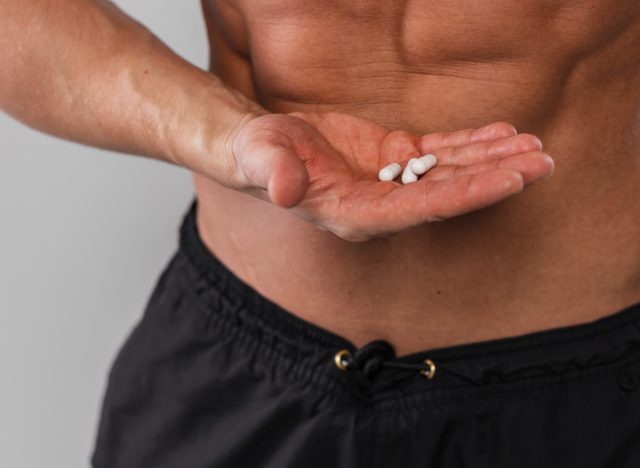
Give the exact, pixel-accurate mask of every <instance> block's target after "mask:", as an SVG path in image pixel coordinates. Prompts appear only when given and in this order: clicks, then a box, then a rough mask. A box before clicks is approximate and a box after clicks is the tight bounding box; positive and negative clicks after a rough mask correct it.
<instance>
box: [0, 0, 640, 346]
mask: <svg viewBox="0 0 640 468" xmlns="http://www.w3.org/2000/svg"><path fill="white" fill-rule="evenodd" d="M203 6H204V12H205V16H206V19H207V24H208V27H209V32H210V37H211V39H212V45H213V47H212V73H206V72H203V71H200V70H197V69H195V68H194V67H192V66H190V65H188V64H186V63H185V62H183V61H182V60H180V59H179V58H178V57H176V56H175V55H173V54H172V53H171V52H170V51H168V50H167V49H166V48H165V47H164V46H162V44H160V43H159V41H157V40H156V39H155V38H153V37H152V36H151V35H150V34H149V33H148V32H147V31H146V30H144V28H143V27H142V26H140V25H138V24H136V23H134V22H132V21H131V20H130V19H128V18H126V16H124V15H123V14H122V13H121V12H119V11H117V10H116V9H115V8H113V6H111V5H110V4H109V3H108V2H104V1H88V0H64V1H62V0H33V1H31V2H13V1H12V0H0V12H2V13H4V14H2V15H0V18H3V19H2V20H0V26H2V27H0V39H4V40H6V41H7V43H11V44H16V47H14V48H7V49H5V50H3V52H2V54H3V55H2V57H0V58H1V59H2V63H3V64H5V65H6V66H4V67H3V68H2V69H0V105H2V108H3V109H5V110H6V111H7V112H9V113H11V114H12V115H14V116H15V117H16V118H19V119H21V120H23V121H24V122H26V123H28V124H29V125H31V126H33V127H35V128H39V129H41V130H43V131H47V132H49V133H53V134H57V135H60V136H62V137H65V138H70V139H75V140H77V141H81V142H84V143H87V144H92V145H95V146H101V147H106V148H112V149H117V150H121V151H126V152H130V153H134V154H141V155H145V156H151V157H156V158H159V159H163V160H166V161H169V162H173V163H176V164H180V165H183V166H185V167H187V168H189V169H191V170H193V171H194V179H195V183H196V189H197V194H198V199H199V202H200V205H199V219H198V222H199V227H200V230H201V234H202V236H203V238H204V240H205V242H206V244H207V245H208V246H209V248H210V249H211V250H212V251H213V252H214V253H215V254H216V255H217V256H218V257H219V258H221V260H223V261H224V262H225V263H226V264H227V265H228V266H229V268H230V269H231V270H232V271H234V272H235V273H236V274H237V275H238V276H239V277H240V278H242V279H243V280H245V281H246V282H247V283H249V284H250V285H252V286H253V287H255V288H256V289H257V290H258V291H259V292H261V293H262V294H263V295H265V296H266V297H268V298H269V299H271V300H273V301H274V302H276V303H278V304H280V305H282V306H283V307H285V308H286V309H288V310H289V311H291V312H292V313H294V314H296V315H298V316H299V317H301V318H304V319H306V320H309V321H311V322H313V323H316V324H318V325H320V326H322V327H324V328H327V329H328V330H331V331H333V332H335V333H338V334H340V335H342V336H344V337H346V338H347V339H350V340H351V341H352V342H353V343H354V344H356V345H362V344H364V343H365V342H367V341H370V340H372V339H380V338H382V339H387V340H389V341H390V342H391V343H393V344H394V346H395V347H396V350H397V352H398V353H399V354H406V353H410V352H413V351H417V350H422V349H427V348H433V347H440V346H446V345H452V344H458V343H464V342H471V341H478V340H484V339H490V338H498V337H503V336H511V335H516V334H521V333H526V332H530V331H536V330H541V329H546V328H551V327H558V326H563V325H570V324H575V323H581V322H586V321H589V320H592V319H595V318H598V317H602V316H605V315H607V314H610V313H613V312H615V311H617V310H619V309H621V308H623V307H625V306H627V305H630V304H633V303H635V302H638V301H639V300H640V242H637V239H638V238H640V204H638V203H637V201H636V200H637V199H638V193H639V188H640V187H639V185H640V183H639V182H638V180H639V179H638V176H639V175H640V154H639V152H638V144H639V143H640V89H639V88H640V87H638V85H637V83H638V82H640V76H639V75H640V60H638V58H637V57H638V54H637V53H636V52H637V50H638V49H639V48H640V6H639V5H638V3H637V1H635V0H623V1H621V2H620V1H618V2H613V0H611V1H608V2H601V1H600V2H595V1H587V0H574V1H573V2H571V3H570V4H568V5H567V4H566V3H565V4H563V5H562V6H558V5H557V2H551V1H543V0H533V1H525V2H517V3H516V2H514V1H513V0H501V1H499V2H491V3H490V4H488V3H487V4H485V3H483V2H481V3H476V4H473V5H470V4H469V3H468V2H466V3H464V4H463V3H460V4H458V3H456V2H453V3H452V2H436V3H433V2H429V3H426V2H421V1H393V2H391V1H389V2H383V4H382V5H381V2H373V1H372V0H368V1H358V2H325V1H322V2H321V1H319V0H312V1H311V2H293V1H290V0H263V1H253V0H251V1H249V0H237V1H210V2H205V3H204V4H203ZM78 17H82V18H84V21H77V20H74V19H73V18H78ZM25 28H27V29H26V30H28V31H29V34H24V33H23V32H22V31H24V30H25ZM107 97H108V98H107ZM105 103H107V104H108V105H105ZM495 122H509V123H508V124H507V123H495ZM512 125H513V126H512ZM514 126H515V128H517V130H518V131H519V132H520V134H519V135H516V134H515V133H516V132H515V129H514ZM461 129H467V130H463V131H461ZM441 132H453V133H441ZM533 135H536V136H533ZM541 141H544V149H542V144H541ZM425 152H433V153H435V154H436V155H438V157H439V159H440V161H441V164H440V166H439V167H438V168H436V169H434V170H433V171H432V172H430V173H429V174H428V176H426V177H424V178H423V179H421V180H420V181H419V182H418V183H415V184H412V185H411V186H406V187H402V186H399V185H397V184H395V183H389V182H386V183H380V182H377V181H376V180H375V173H376V172H377V169H379V167H381V165H384V164H385V163H387V162H389V161H396V160H397V161H406V160H407V159H408V158H409V157H411V156H413V155H417V154H421V153H425ZM549 154H552V155H553V158H554V160H555V166H556V169H555V173H554V175H553V177H551V178H549V176H550V175H551V173H552V172H553V170H554V162H553V161H554V160H552V159H551V158H550V157H549ZM543 179H544V180H543ZM441 220H444V221H442V222H436V221H441Z"/></svg>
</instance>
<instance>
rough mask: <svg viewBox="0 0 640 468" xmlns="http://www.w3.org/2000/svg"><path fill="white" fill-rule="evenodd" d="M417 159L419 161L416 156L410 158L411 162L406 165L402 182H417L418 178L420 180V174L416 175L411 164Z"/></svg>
mask: <svg viewBox="0 0 640 468" xmlns="http://www.w3.org/2000/svg"><path fill="white" fill-rule="evenodd" d="M415 161H417V159H416V158H411V159H409V162H408V163H407V165H406V166H405V168H404V172H403V173H402V183H403V184H410V183H411V182H415V181H416V180H418V176H417V175H415V174H414V173H413V170H412V169H411V166H412V165H413V163H414V162H415Z"/></svg>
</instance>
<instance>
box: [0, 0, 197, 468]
mask: <svg viewBox="0 0 640 468" xmlns="http://www.w3.org/2000/svg"><path fill="white" fill-rule="evenodd" d="M115 3H117V4H118V5H120V6H121V7H122V8H123V9H124V10H125V11H127V12H128V13H130V14H131V15H132V16H133V17H135V18H137V19H138V20H139V21H141V22H143V23H144V24H145V25H147V27H149V28H150V29H151V30H153V31H154V32H155V33H156V34H157V35H158V36H160V37H161V38H162V39H163V40H164V41H165V42H166V43H167V44H168V45H169V46H171V47H172V48H173V49H174V50H176V51H177V52H178V53H179V54H181V55H182V56H184V57H185V58H187V59H188V60H190V61H191V62H193V63H195V64H197V65H199V66H201V67H203V66H205V65H206V61H207V43H206V34H205V29H204V24H203V23H202V20H201V15H200V6H199V2H197V1H195V0H193V1H189V2H186V1H184V0H172V1H163V2H151V1H142V0H117V1H116V2H115ZM192 197H193V190H192V187H191V179H190V175H189V174H188V173H187V172H186V171H184V170H182V169H179V168H176V167H172V166H169V165H167V164H163V163H159V162H155V161H151V160H146V159H143V158H136V157H131V156H123V155H117V154H114V153H109V152H105V151H100V150H96V149H92V148H86V147H82V146H80V145H76V144H73V143H68V142H65V141H61V140H58V139H54V138H52V137H49V136H46V135H43V134H39V133H36V132H35V131H33V130H30V129H28V128H26V127H24V126H22V125H21V124H19V123H17V122H15V121H12V120H11V119H10V118H9V117H8V116H6V115H5V114H2V113H0V467H6V468H73V467H86V466H88V460H89V454H90V452H91V448H92V445H93V440H94V437H95V430H96V424H97V416H98V412H99V407H100V402H101V398H102V394H103V391H104V384H105V380H106V374H107V372H108V369H109V366H110V363H111V361H112V360H113V358H114V354H115V352H116V351H117V349H118V347H119V346H120V344H121V343H122V341H123V340H124V338H125V337H126V335H127V333H128V332H129V330H130V328H131V327H132V326H133V324H134V323H135V322H136V321H137V320H138V318H139V317H140V315H141V313H142V311H143V308H144V305H145V303H146V301H147V298H148V296H149V294H150V292H151V289H152V287H153V285H154V283H155V281H156V279H157V277H158V275H159V273H160V271H161V269H162V268H163V267H164V265H165V264H166V262H167V261H168V259H169V257H170V256H171V254H172V252H173V250H174V249H175V246H176V240H177V227H178V224H179V221H180V217H181V216H182V214H183V212H184V211H185V210H186V208H187V206H188V204H189V201H190V200H191V198H192Z"/></svg>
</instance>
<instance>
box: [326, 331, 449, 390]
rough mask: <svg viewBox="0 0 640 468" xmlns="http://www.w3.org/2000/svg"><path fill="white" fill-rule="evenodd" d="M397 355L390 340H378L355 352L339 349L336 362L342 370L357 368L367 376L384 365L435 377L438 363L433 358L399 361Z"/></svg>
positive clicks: (335, 358)
mask: <svg viewBox="0 0 640 468" xmlns="http://www.w3.org/2000/svg"><path fill="white" fill-rule="evenodd" d="M395 357H396V356H395V350H394V349H393V346H391V344H390V343H389V342H387V341H384V340H377V341H372V342H371V343H368V344H366V345H364V346H363V347H361V348H358V349H357V350H356V351H354V352H353V354H352V353H351V352H349V351H348V350H346V349H343V350H340V351H338V352H337V353H336V355H335V357H334V362H335V365H336V367H337V368H338V369H340V370H342V371H347V370H355V369H357V370H360V371H361V372H362V374H363V375H364V376H365V377H367V378H369V377H371V376H372V375H373V374H375V373H376V372H377V371H378V370H379V369H380V368H383V367H386V368H393V369H401V370H406V371H412V372H416V371H417V372H419V373H420V375H422V376H424V377H426V378H427V379H429V380H431V379H433V377H434V376H435V374H436V365H435V363H434V362H433V361H432V360H431V359H426V360H425V361H424V362H422V363H416V364H413V363H407V362H397V361H395V360H394V359H395Z"/></svg>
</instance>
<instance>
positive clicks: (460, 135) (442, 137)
mask: <svg viewBox="0 0 640 468" xmlns="http://www.w3.org/2000/svg"><path fill="white" fill-rule="evenodd" d="M517 134H518V132H517V131H516V129H515V128H514V127H513V125H511V124H508V123H506V122H495V123H492V124H489V125H485V126H484V127H480V128H469V129H466V130H459V131H456V132H441V133H431V134H429V135H424V136H422V137H421V138H420V141H419V148H420V151H421V152H422V154H426V153H429V152H432V151H436V150H438V149H440V148H445V147H447V146H463V145H468V144H470V143H478V142H482V141H490V140H496V139H498V138H506V137H510V136H514V135H517Z"/></svg>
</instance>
